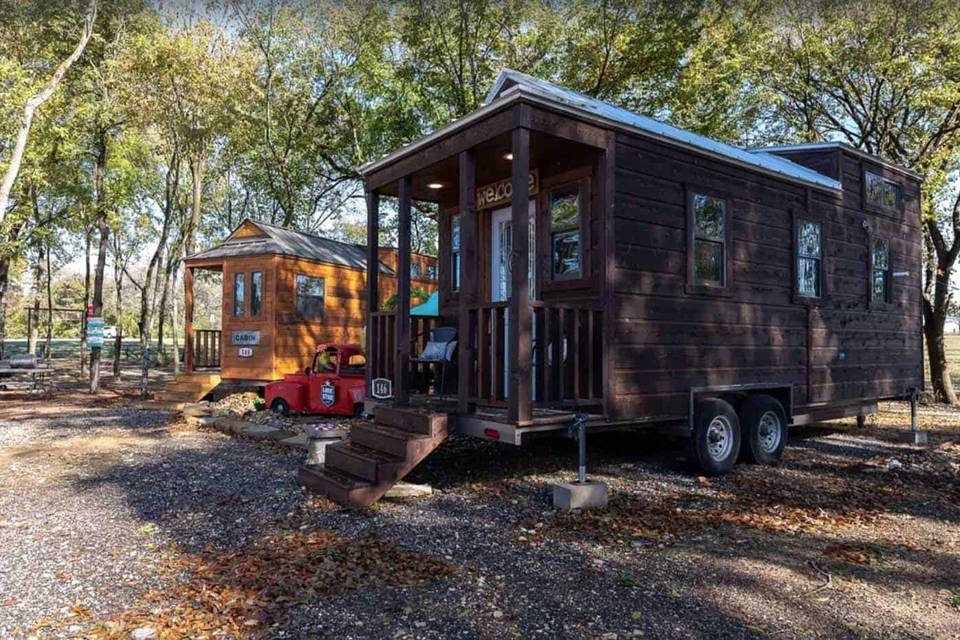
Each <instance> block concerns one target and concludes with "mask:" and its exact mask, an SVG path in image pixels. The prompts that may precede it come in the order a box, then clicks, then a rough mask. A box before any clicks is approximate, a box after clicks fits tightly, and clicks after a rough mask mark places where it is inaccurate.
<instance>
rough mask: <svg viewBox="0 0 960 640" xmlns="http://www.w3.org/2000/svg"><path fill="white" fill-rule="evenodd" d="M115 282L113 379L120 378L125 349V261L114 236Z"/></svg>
mask: <svg viewBox="0 0 960 640" xmlns="http://www.w3.org/2000/svg"><path fill="white" fill-rule="evenodd" d="M114 248H115V251H114V256H113V282H114V286H115V287H116V288H117V298H116V305H117V306H116V314H117V335H116V336H114V339H113V379H114V381H116V380H119V379H120V351H121V350H122V349H123V261H122V260H121V257H120V250H121V249H120V240H119V238H117V237H116V236H115V237H114Z"/></svg>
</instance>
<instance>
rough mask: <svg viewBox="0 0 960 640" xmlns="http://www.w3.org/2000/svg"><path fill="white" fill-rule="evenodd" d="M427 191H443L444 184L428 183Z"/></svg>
mask: <svg viewBox="0 0 960 640" xmlns="http://www.w3.org/2000/svg"><path fill="white" fill-rule="evenodd" d="M427 189H443V183H442V182H428V183H427Z"/></svg>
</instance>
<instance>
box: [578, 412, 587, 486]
mask: <svg viewBox="0 0 960 640" xmlns="http://www.w3.org/2000/svg"><path fill="white" fill-rule="evenodd" d="M576 425H577V440H578V441H579V442H578V444H579V445H580V447H579V448H580V469H579V473H578V476H577V482H579V483H580V484H583V483H585V482H586V481H587V420H586V418H584V417H583V415H582V414H580V415H577V419H576Z"/></svg>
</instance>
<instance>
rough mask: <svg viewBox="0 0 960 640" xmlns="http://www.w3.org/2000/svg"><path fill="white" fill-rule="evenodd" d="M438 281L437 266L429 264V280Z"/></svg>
mask: <svg viewBox="0 0 960 640" xmlns="http://www.w3.org/2000/svg"><path fill="white" fill-rule="evenodd" d="M436 279H437V265H435V264H428V265H427V280H436Z"/></svg>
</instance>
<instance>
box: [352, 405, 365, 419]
mask: <svg viewBox="0 0 960 640" xmlns="http://www.w3.org/2000/svg"><path fill="white" fill-rule="evenodd" d="M353 417H354V418H362V417H363V403H362V402H358V403H356V404H354V405H353Z"/></svg>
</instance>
